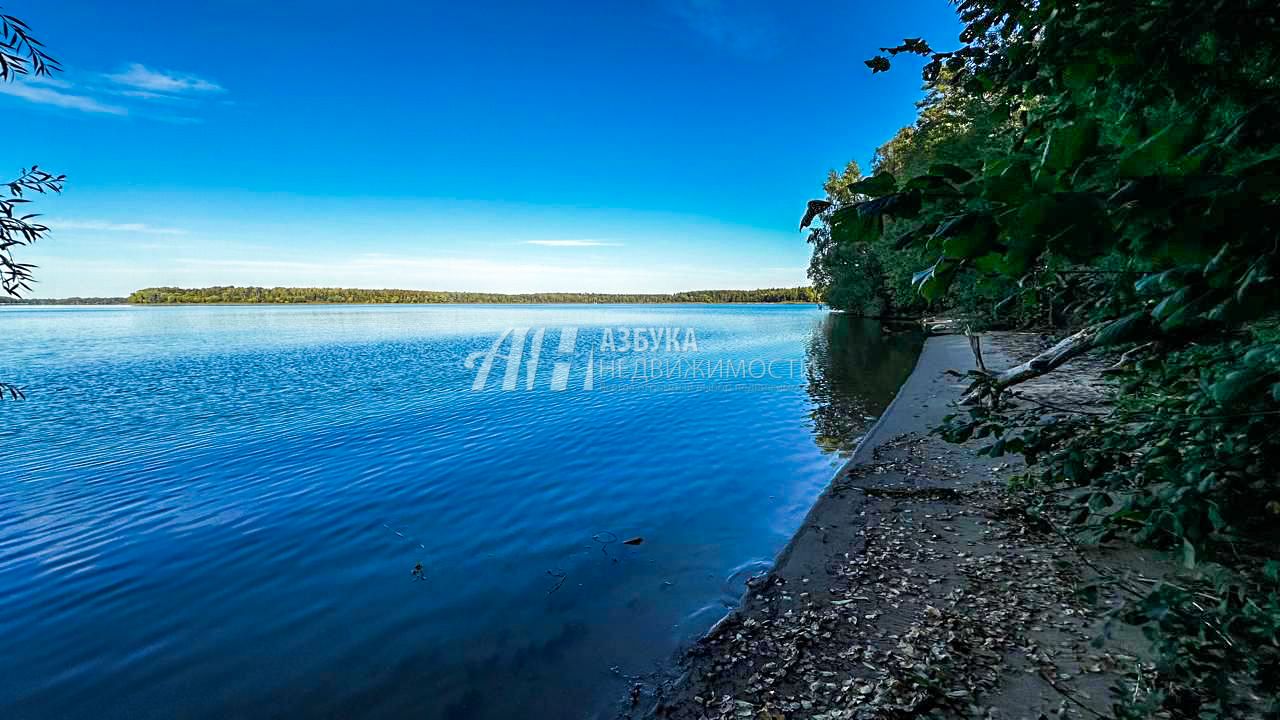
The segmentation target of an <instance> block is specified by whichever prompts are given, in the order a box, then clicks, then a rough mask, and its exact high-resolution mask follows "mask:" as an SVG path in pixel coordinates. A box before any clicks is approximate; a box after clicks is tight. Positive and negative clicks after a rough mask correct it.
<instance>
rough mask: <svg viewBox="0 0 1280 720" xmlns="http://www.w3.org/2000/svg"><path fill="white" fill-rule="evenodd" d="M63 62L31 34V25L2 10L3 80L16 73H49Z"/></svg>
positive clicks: (0, 57) (0, 69) (0, 65)
mask: <svg viewBox="0 0 1280 720" xmlns="http://www.w3.org/2000/svg"><path fill="white" fill-rule="evenodd" d="M55 70H59V71H60V70H62V66H61V65H59V64H58V61H57V60H54V59H53V58H52V57H51V56H50V55H49V53H47V52H45V50H44V44H43V43H41V42H40V41H39V40H37V39H35V38H34V37H32V36H31V28H30V27H28V26H27V24H26V23H25V22H23V21H22V20H19V19H18V18H16V17H14V16H12V15H5V14H0V80H12V79H13V77H14V76H15V75H27V74H35V75H36V76H48V75H49V74H51V73H52V72H53V71H55Z"/></svg>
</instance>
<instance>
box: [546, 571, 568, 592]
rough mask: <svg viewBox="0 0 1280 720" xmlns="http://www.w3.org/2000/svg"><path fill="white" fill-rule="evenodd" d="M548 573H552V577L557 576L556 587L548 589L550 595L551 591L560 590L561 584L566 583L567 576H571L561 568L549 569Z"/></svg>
mask: <svg viewBox="0 0 1280 720" xmlns="http://www.w3.org/2000/svg"><path fill="white" fill-rule="evenodd" d="M547 574H548V575H550V576H551V577H553V578H557V581H556V584H555V587H553V588H551V589H550V590H548V591H547V594H548V595H550V594H551V593H553V592H555V591H557V590H559V589H560V586H561V585H564V580H565V578H567V577H569V574H568V573H566V572H564V571H562V570H560V569H556V570H548V571H547Z"/></svg>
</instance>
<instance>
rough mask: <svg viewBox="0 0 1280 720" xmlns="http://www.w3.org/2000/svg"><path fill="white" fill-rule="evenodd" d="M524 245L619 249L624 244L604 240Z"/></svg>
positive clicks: (541, 242)
mask: <svg viewBox="0 0 1280 720" xmlns="http://www.w3.org/2000/svg"><path fill="white" fill-rule="evenodd" d="M524 244H525V245H541V246H543V247H618V246H619V245H621V244H622V243H615V242H605V241H604V240H525V241H524Z"/></svg>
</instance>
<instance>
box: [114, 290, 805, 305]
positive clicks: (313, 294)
mask: <svg viewBox="0 0 1280 720" xmlns="http://www.w3.org/2000/svg"><path fill="white" fill-rule="evenodd" d="M125 301H126V302H128V303H130V304H136V305H203V304H308V303H315V304H325V303H357V304H358V303H393V304H394V303H429V304H437V303H473V304H483V303H494V304H535V303H815V302H818V295H817V293H816V292H815V291H814V290H813V288H811V287H794V288H764V289H760V290H691V291H688V292H679V293H671V294H647V293H646V294H639V293H621V294H615V293H520V294H505V293H476V292H444V291H437V290H362V289H358V288H292V287H274V288H261V287H234V286H227V287H209V288H176V287H157V288H144V289H142V290H138V291H136V292H134V293H133V294H131V295H129V297H128V298H125Z"/></svg>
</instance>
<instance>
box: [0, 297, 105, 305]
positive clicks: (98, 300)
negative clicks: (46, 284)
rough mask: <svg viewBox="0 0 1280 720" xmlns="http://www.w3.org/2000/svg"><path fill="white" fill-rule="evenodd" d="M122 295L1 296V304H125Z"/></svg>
mask: <svg viewBox="0 0 1280 720" xmlns="http://www.w3.org/2000/svg"><path fill="white" fill-rule="evenodd" d="M126 302H128V298H122V297H69V298H12V297H0V305H124V304H125V303H126Z"/></svg>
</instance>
